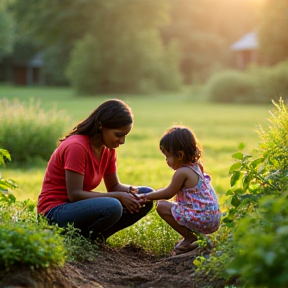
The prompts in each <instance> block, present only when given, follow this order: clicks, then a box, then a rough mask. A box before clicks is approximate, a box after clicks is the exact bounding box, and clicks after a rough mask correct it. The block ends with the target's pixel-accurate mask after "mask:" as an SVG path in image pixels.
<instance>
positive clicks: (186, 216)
mask: <svg viewBox="0 0 288 288" xmlns="http://www.w3.org/2000/svg"><path fill="white" fill-rule="evenodd" d="M187 167H188V168H190V169H192V170H193V171H194V172H195V173H196V174H197V175H198V176H199V180H198V184H197V185H196V186H195V187H194V188H185V187H183V188H182V189H181V190H180V191H179V192H178V193H177V194H176V199H175V200H176V202H174V203H173V206H172V208H171V213H172V215H173V217H174V219H175V220H176V221H177V222H178V223H179V224H180V225H182V226H186V227H187V228H189V229H190V230H192V231H193V232H196V233H197V232H198V233H203V234H210V233H213V232H215V231H217V230H218V228H219V225H220V219H221V212H220V210H219V204H218V199H217V196H216V194H215V191H214V189H213V187H212V185H211V178H210V176H209V175H208V174H205V173H202V171H201V169H200V167H199V165H198V163H195V164H193V165H192V166H187Z"/></svg>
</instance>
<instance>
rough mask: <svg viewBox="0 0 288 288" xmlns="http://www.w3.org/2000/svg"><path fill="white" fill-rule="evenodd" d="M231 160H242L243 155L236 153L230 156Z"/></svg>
mask: <svg viewBox="0 0 288 288" xmlns="http://www.w3.org/2000/svg"><path fill="white" fill-rule="evenodd" d="M232 158H235V159H238V160H242V159H243V158H244V155H243V153H241V152H236V153H234V154H233V155H232Z"/></svg>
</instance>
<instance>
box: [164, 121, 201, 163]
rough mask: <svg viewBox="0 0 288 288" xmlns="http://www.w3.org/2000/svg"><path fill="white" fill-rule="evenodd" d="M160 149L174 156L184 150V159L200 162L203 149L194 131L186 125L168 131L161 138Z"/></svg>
mask: <svg viewBox="0 0 288 288" xmlns="http://www.w3.org/2000/svg"><path fill="white" fill-rule="evenodd" d="M159 146H160V150H161V151H162V152H163V153H164V152H165V151H166V152H168V153H169V154H171V155H173V156H178V155H179V152H180V151H183V152H184V156H183V161H185V162H190V161H191V162H192V163H195V162H198V160H199V159H200V158H201V153H202V151H201V150H200V147H199V145H198V143H197V141H196V137H195V136H194V134H193V132H192V131H191V130H190V129H189V128H188V127H186V126H174V127H172V128H170V129H168V130H167V131H166V133H165V134H164V136H163V137H162V139H161V140H160V144H159Z"/></svg>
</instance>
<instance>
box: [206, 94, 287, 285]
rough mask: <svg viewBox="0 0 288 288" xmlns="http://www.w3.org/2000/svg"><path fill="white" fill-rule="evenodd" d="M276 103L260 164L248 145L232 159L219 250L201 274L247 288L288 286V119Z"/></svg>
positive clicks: (262, 132)
mask: <svg viewBox="0 0 288 288" xmlns="http://www.w3.org/2000/svg"><path fill="white" fill-rule="evenodd" d="M273 103H274V105H275V107H276V109H275V111H273V112H271V117H270V119H269V123H270V124H269V126H268V127H267V128H266V129H264V128H263V127H260V128H259V136H260V139H261V141H260V144H259V145H258V147H257V149H256V151H257V156H256V158H255V157H252V156H251V155H246V154H244V153H243V151H242V150H243V149H244V145H243V144H240V145H239V148H240V151H239V152H236V153H234V154H233V155H232V157H233V158H234V160H235V163H233V164H232V166H231V167H230V169H229V173H230V175H231V179H230V185H231V188H230V189H229V190H228V191H227V193H226V195H227V196H229V200H230V205H228V207H227V211H225V213H224V217H223V218H222V226H221V228H220V229H219V233H218V235H219V245H218V246H217V247H216V248H215V250H214V253H212V255H211V257H210V259H208V261H206V263H205V265H203V266H202V267H201V268H200V269H203V271H207V270H208V271H209V272H211V271H212V272H211V273H212V275H213V274H214V275H216V276H218V277H219V276H220V277H221V275H222V277H224V278H225V279H226V280H227V282H229V281H231V280H233V279H234V280H235V278H239V279H240V282H241V287H269V288H270V287H271V288H272V287H287V285H288V277H287V276H286V275H287V274H286V271H287V267H288V261H287V260H286V258H287V257H286V256H287V254H288V245H287V243H288V242H287V240H288V229H287V227H288V222H287V221H288V220H287V219H288V218H287V215H288V201H287V188H288V184H287V176H288V162H287V161H288V160H287V159H288V144H287V143H288V141H287V140H288V138H287V137H288V134H287V131H288V129H287V128H288V113H287V106H285V105H284V102H283V101H282V100H281V99H280V101H279V103H275V102H273ZM217 253H218V254H217Z"/></svg>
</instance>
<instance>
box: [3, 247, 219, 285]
mask: <svg viewBox="0 0 288 288" xmlns="http://www.w3.org/2000/svg"><path fill="white" fill-rule="evenodd" d="M201 252H202V253H201ZM200 253H201V254H202V255H203V251H200V248H197V249H195V250H193V251H191V252H188V253H185V254H182V255H177V256H173V257H165V258H159V257H156V256H153V255H151V254H149V253H147V252H146V251H144V250H143V249H140V248H137V247H134V246H126V247H124V248H121V249H112V248H109V247H107V246H104V247H101V249H100V251H99V254H98V256H97V257H96V259H95V261H93V262H86V263H79V262H77V263H66V264H65V266H64V267H61V268H57V269H55V268H54V269H51V268H50V269H45V270H40V271H39V270H31V269H29V267H17V268H16V269H13V270H12V271H9V272H7V271H6V272H5V271H1V272H0V287H2V288H20V287H21V288H22V287H23V288H24V287H26V288H92V287H93V288H94V287H95V288H132V287H133V288H154V287H155V288H156V287H157V288H164V287H165V288H170V287H171V288H172V287H173V288H174V287H177V288H184V287H185V288H187V287H190V288H198V287H199V288H200V287H205V286H206V287H224V286H225V283H224V281H223V280H221V279H219V280H217V281H216V282H215V280H214V282H213V283H210V280H211V277H202V278H201V279H199V277H198V278H197V279H195V277H193V272H194V271H195V266H194V264H193V261H194V259H195V257H197V256H198V255H200Z"/></svg>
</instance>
